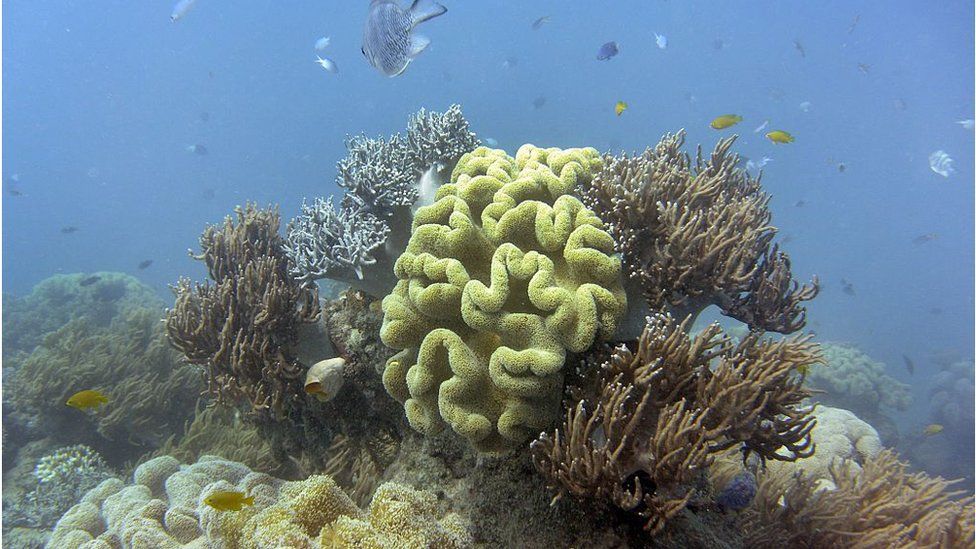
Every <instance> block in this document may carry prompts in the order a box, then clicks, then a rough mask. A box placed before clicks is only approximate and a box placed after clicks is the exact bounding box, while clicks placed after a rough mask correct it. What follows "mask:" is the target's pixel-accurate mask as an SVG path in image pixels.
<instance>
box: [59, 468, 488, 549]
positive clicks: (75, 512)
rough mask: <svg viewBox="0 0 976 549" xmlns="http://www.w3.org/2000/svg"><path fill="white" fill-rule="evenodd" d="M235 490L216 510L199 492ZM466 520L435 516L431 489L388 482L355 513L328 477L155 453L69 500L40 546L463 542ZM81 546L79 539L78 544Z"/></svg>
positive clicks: (435, 547)
mask: <svg viewBox="0 0 976 549" xmlns="http://www.w3.org/2000/svg"><path fill="white" fill-rule="evenodd" d="M219 490H230V491H240V492H243V493H246V494H248V495H250V496H253V497H254V504H253V505H252V506H247V507H245V508H244V509H242V510H240V511H234V512H220V511H217V510H215V509H213V508H211V507H209V506H208V505H206V504H205V503H203V500H204V498H206V497H207V496H208V495H210V494H212V493H213V492H215V491H219ZM471 543H472V542H471V536H470V534H469V533H468V531H467V526H466V523H465V522H464V521H463V520H462V519H461V518H460V517H458V516H457V515H454V514H447V515H445V516H441V513H439V512H438V509H437V498H436V496H434V494H432V493H429V492H424V491H420V490H415V489H413V488H410V487H409V486H404V485H400V484H395V483H386V484H383V485H382V486H380V487H379V488H378V489H377V492H376V496H375V497H374V498H373V502H372V503H371V504H370V506H369V509H367V510H365V511H363V510H361V509H360V508H359V507H357V506H356V504H355V503H354V502H353V501H352V500H351V499H349V497H348V496H347V495H346V494H345V493H343V492H342V490H341V489H340V488H339V487H338V486H337V485H336V483H335V482H334V481H333V480H332V479H331V478H330V477H327V476H313V477H310V478H308V479H306V480H303V481H296V482H285V481H282V480H279V479H276V478H273V477H270V476H268V475H266V474H263V473H255V472H253V471H251V470H249V469H248V468H247V467H246V466H244V465H243V464H240V463H235V462H231V461H225V460H221V459H218V458H214V457H213V456H202V457H201V458H200V460H199V461H197V462H196V463H194V464H191V465H181V464H180V463H179V462H178V461H177V460H175V459H173V458H172V457H169V456H162V457H159V458H156V459H153V460H151V461H148V462H146V463H144V464H142V465H140V466H139V467H138V468H137V469H136V472H135V474H134V475H133V483H132V484H131V485H129V486H125V485H124V484H123V483H122V482H121V481H119V480H117V479H114V480H111V481H106V482H103V483H102V484H100V485H99V486H97V487H96V488H94V489H93V490H91V491H90V492H88V494H86V495H85V497H84V498H82V501H81V502H80V503H79V504H77V505H75V506H74V507H73V508H71V509H70V510H69V511H68V512H67V513H65V514H64V516H63V517H62V518H61V520H59V521H58V524H57V526H56V527H55V529H54V532H53V534H52V536H51V541H50V543H49V544H48V547H51V548H57V549H69V548H77V547H89V546H92V544H98V546H100V547H101V546H109V547H161V548H162V547H174V548H176V547H225V548H227V549H236V548H253V547H303V548H307V549H315V548H319V547H378V548H396V547H430V548H432V549H440V548H443V549H448V548H458V547H467V546H470V545H471ZM86 544H87V545H86Z"/></svg>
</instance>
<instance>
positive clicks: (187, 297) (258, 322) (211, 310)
mask: <svg viewBox="0 0 976 549" xmlns="http://www.w3.org/2000/svg"><path fill="white" fill-rule="evenodd" d="M278 226H279V216H278V211H277V209H268V210H259V209H257V207H256V206H254V205H251V204H248V205H247V206H245V207H244V208H240V207H238V208H237V210H236V222H235V219H234V218H231V217H230V216H228V217H227V219H226V220H225V221H224V224H223V225H222V226H219V225H218V226H210V227H208V228H207V229H206V230H205V231H204V233H203V235H202V236H201V237H200V247H201V249H202V251H201V253H200V254H199V255H197V256H194V257H195V258H196V259H200V260H203V261H204V263H205V264H206V265H207V270H208V272H209V274H210V278H211V280H212V282H207V283H204V284H196V285H193V284H191V283H190V281H189V280H186V279H182V280H180V282H179V283H178V284H177V285H176V286H175V287H174V292H175V293H176V304H175V305H174V306H173V308H172V309H170V310H169V311H168V313H167V315H166V330H167V333H168V334H169V338H170V342H172V344H173V345H174V346H175V347H176V348H177V349H179V350H180V351H181V352H182V353H183V355H184V356H185V357H186V360H187V361H188V362H190V363H192V364H199V365H201V366H203V367H204V368H205V369H206V373H207V381H208V391H209V393H210V394H211V395H213V396H215V397H216V398H217V400H218V402H221V403H225V404H230V405H232V406H241V405H243V407H244V408H245V409H246V410H247V411H248V412H250V413H252V414H254V415H255V416H256V417H258V418H259V420H260V421H262V422H265V423H267V422H276V421H282V420H285V419H288V418H291V419H295V417H296V416H298V415H299V414H300V411H301V409H302V408H303V406H304V403H305V396H304V394H303V391H302V385H303V383H304V378H305V368H304V366H303V365H302V364H301V363H300V362H299V361H298V360H297V359H296V357H295V354H294V346H295V344H296V342H297V333H298V328H299V326H301V325H303V324H307V323H311V322H315V321H317V320H318V317H319V312H320V311H319V303H318V297H317V293H316V291H315V289H314V288H309V287H302V286H300V285H299V284H298V282H296V281H294V280H293V279H292V278H291V277H290V276H289V275H288V266H287V259H286V257H285V254H284V250H283V248H282V240H281V237H280V236H279V235H278Z"/></svg>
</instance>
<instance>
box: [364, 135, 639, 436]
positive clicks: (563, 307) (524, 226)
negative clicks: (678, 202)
mask: <svg viewBox="0 0 976 549" xmlns="http://www.w3.org/2000/svg"><path fill="white" fill-rule="evenodd" d="M600 165H601V162H600V158H599V156H598V155H597V153H596V151H595V150H593V149H567V150H559V149H540V148H537V147H534V146H532V145H523V146H522V147H521V148H520V149H519V151H518V153H517V155H516V158H514V159H513V158H511V157H509V156H508V155H506V154H505V153H504V152H503V151H500V150H492V149H487V148H478V149H476V150H475V151H474V152H472V153H468V154H466V155H464V156H463V157H461V159H460V161H459V162H458V164H457V167H456V168H455V170H454V173H453V175H452V178H451V179H452V183H450V184H447V185H444V186H442V187H441V188H440V189H439V190H438V192H437V199H436V202H435V203H434V204H432V205H430V206H425V207H422V208H420V209H419V210H418V211H417V213H416V215H415V217H414V223H413V231H412V234H411V237H410V242H409V244H408V246H407V249H406V251H405V252H404V253H403V254H402V255H401V256H400V257H399V259H398V260H397V262H396V266H395V273H396V276H397V278H398V279H399V280H400V281H399V282H398V283H397V285H396V287H395V289H394V290H393V292H392V293H391V294H390V295H389V296H387V297H386V298H384V300H383V311H384V313H385V316H384V319H383V327H382V329H381V332H380V335H381V337H382V339H383V342H384V343H386V344H387V345H389V346H390V347H393V348H395V349H402V351H400V352H399V353H397V354H396V355H394V356H393V357H392V358H391V359H390V360H388V361H387V363H386V369H385V371H384V373H383V383H384V385H385V386H386V389H387V390H388V391H389V393H390V394H391V395H393V397H394V398H396V399H397V400H399V401H400V402H403V403H404V408H405V410H406V414H407V419H408V420H409V422H410V424H411V426H412V427H413V428H415V429H417V430H418V431H420V432H422V433H425V434H434V433H436V432H438V431H439V430H441V429H442V428H443V427H444V425H445V423H446V424H447V425H450V427H451V428H452V429H453V430H454V431H455V432H457V433H459V434H460V435H462V436H464V437H465V438H467V439H468V440H469V441H470V442H471V444H473V445H474V446H475V447H476V448H478V449H479V450H481V451H485V452H498V451H505V450H509V449H512V448H514V447H516V446H517V445H519V444H521V443H523V442H524V441H526V440H527V439H528V438H529V437H531V436H532V435H534V434H536V433H538V432H539V430H540V429H542V428H545V427H546V426H548V425H549V423H550V422H551V421H552V420H553V418H554V417H555V416H556V415H557V413H558V404H559V395H560V391H561V389H562V385H563V371H562V367H563V364H564V362H565V359H566V353H567V352H575V353H579V352H582V351H585V350H587V349H588V348H589V347H590V346H591V345H592V344H593V343H594V341H596V339H597V338H599V337H603V338H606V337H610V336H611V335H612V334H613V333H614V330H615V328H616V321H617V319H618V318H620V316H621V315H622V314H623V313H624V311H625V310H626V296H625V294H624V292H623V288H622V286H621V277H620V260H619V258H617V257H616V256H615V255H614V246H613V240H612V239H611V238H610V235H609V234H607V232H606V231H605V230H603V223H602V222H601V221H600V220H599V219H598V218H597V217H596V216H595V215H593V213H592V212H590V211H589V210H587V209H586V208H585V207H584V206H583V205H582V203H581V202H580V201H579V200H578V199H576V198H575V197H573V196H571V195H569V194H567V193H569V192H571V191H572V190H573V189H574V188H575V186H576V185H578V184H582V182H583V181H585V180H588V179H589V178H590V177H592V174H593V173H594V172H595V171H597V170H599V168H600Z"/></svg>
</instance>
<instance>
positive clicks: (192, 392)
mask: <svg viewBox="0 0 976 549" xmlns="http://www.w3.org/2000/svg"><path fill="white" fill-rule="evenodd" d="M119 315H120V316H116V317H115V318H113V319H112V321H111V323H109V324H108V325H106V326H102V325H99V324H97V323H96V322H94V321H93V320H90V319H89V318H88V317H80V318H76V319H74V320H71V321H69V322H68V323H67V324H66V325H64V326H63V327H62V328H60V329H59V330H57V331H54V332H51V333H49V334H47V336H45V338H44V340H43V342H42V343H41V344H40V345H39V346H38V347H37V348H36V349H34V351H33V352H32V353H31V354H30V355H29V356H28V357H27V358H26V359H25V360H24V361H23V363H22V364H21V365H19V366H18V367H17V368H16V370H15V374H14V375H13V376H12V379H9V380H5V385H6V386H5V387H4V388H5V389H6V391H5V397H6V398H7V399H8V401H9V405H10V406H12V407H13V408H14V409H16V410H18V411H19V412H20V413H22V414H29V415H31V416H33V425H32V429H31V430H32V433H31V436H32V437H33V438H41V437H49V438H51V439H52V440H54V441H56V442H57V443H59V444H76V443H83V444H86V445H88V446H91V447H92V448H94V449H95V450H97V451H98V452H99V453H101V454H102V455H103V456H105V458H106V459H107V460H109V462H110V463H112V464H114V465H120V464H121V463H123V462H125V461H126V460H134V459H136V458H137V457H138V456H139V455H141V454H142V453H144V452H146V451H149V450H152V449H153V448H156V447H158V446H159V445H161V444H162V443H163V442H164V441H165V440H166V439H167V438H168V437H170V436H172V435H174V434H178V433H180V432H181V430H182V428H183V424H184V422H185V421H186V420H188V419H189V418H190V417H192V411H193V408H194V405H195V404H196V401H197V396H198V394H199V392H200V390H201V389H202V388H203V381H202V376H201V374H200V372H199V371H198V370H197V369H196V368H194V367H189V366H184V365H181V364H180V363H179V360H178V357H177V356H176V353H175V352H173V350H172V349H170V348H169V346H168V345H167V343H166V337H165V335H164V333H163V327H162V326H161V324H160V322H159V318H160V317H161V316H162V309H156V308H153V307H145V306H144V307H141V308H137V307H135V306H132V307H127V308H126V309H125V310H124V311H120V312H119ZM83 389H100V390H101V391H102V392H104V393H105V394H106V395H107V396H108V398H109V402H108V404H106V405H103V406H102V407H101V408H100V409H99V410H95V411H81V410H76V409H74V408H69V407H67V406H65V402H66V401H67V399H68V397H69V396H71V395H72V394H74V393H76V392H78V391H79V390H83Z"/></svg>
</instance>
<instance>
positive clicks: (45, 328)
mask: <svg viewBox="0 0 976 549" xmlns="http://www.w3.org/2000/svg"><path fill="white" fill-rule="evenodd" d="M157 306H158V307H162V306H163V302H162V300H161V299H160V298H159V296H158V295H157V294H156V292H155V291H153V289H152V288H150V287H148V286H146V285H145V284H143V283H141V282H139V280H138V279H136V278H134V277H132V276H129V275H127V274H124V273H113V272H97V273H91V274H85V273H76V274H67V275H55V276H52V277H50V278H46V279H44V280H42V281H41V282H39V283H38V284H37V285H36V286H34V288H33V290H31V293H30V294H28V295H26V296H24V297H14V296H12V295H7V294H5V295H4V296H3V358H4V360H5V361H6V360H7V358H8V357H10V356H11V354H12V353H14V352H17V351H21V352H25V353H30V352H31V351H33V350H34V348H35V347H37V346H38V345H40V344H41V342H42V341H43V339H44V336H45V335H47V334H49V333H51V332H54V331H56V330H57V329H59V328H61V327H62V326H64V325H65V324H67V323H68V322H70V321H72V320H75V319H78V318H81V317H85V318H87V319H88V320H89V321H90V322H91V323H92V324H93V325H95V326H99V327H107V326H108V325H109V324H110V323H111V322H112V320H113V319H115V318H117V317H119V316H123V315H124V314H125V313H127V312H129V311H131V310H132V309H142V308H145V307H157ZM5 366H6V365H5Z"/></svg>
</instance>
